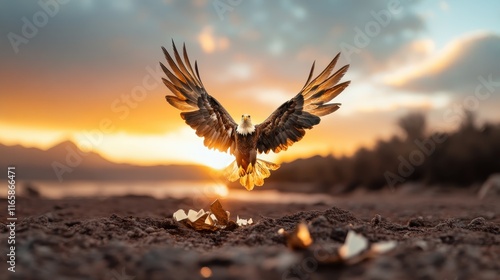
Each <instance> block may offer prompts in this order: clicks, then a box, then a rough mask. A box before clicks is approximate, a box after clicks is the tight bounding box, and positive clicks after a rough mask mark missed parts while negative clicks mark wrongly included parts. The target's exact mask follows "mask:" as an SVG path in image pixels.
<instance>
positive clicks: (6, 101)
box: [0, 0, 500, 195]
mask: <svg viewBox="0 0 500 280" xmlns="http://www.w3.org/2000/svg"><path fill="white" fill-rule="evenodd" d="M0 14H1V17H0V34H1V36H2V38H3V39H2V40H1V41H0V54H1V58H2V59H1V67H0V85H1V92H2V93H1V102H0V112H1V114H0V131H1V133H0V152H1V155H2V156H1V159H0V163H1V166H2V168H6V167H7V166H11V165H15V166H16V169H17V172H18V179H20V180H25V181H26V182H31V183H26V184H33V185H44V186H47V187H46V188H45V189H46V190H48V189H50V187H49V186H51V187H53V188H57V187H56V186H60V185H65V186H67V185H71V184H75V187H73V189H80V190H81V189H86V190H88V189H89V188H90V187H89V186H93V187H95V188H96V189H99V190H101V191H103V187H102V186H104V185H105V186H109V185H111V184H114V185H117V186H114V187H113V188H112V189H114V190H118V189H123V188H124V184H121V183H116V182H121V181H125V182H132V181H133V182H134V186H138V187H137V188H141V187H142V186H143V185H144V184H143V183H137V182H144V181H157V182H167V181H168V182H170V183H168V182H167V183H164V184H172V182H174V181H175V182H178V183H176V184H177V185H176V186H179V185H182V186H186V183H185V182H186V181H196V182H206V183H202V185H203V186H207V185H209V186H210V188H211V189H214V191H215V192H216V193H217V194H219V195H222V194H225V195H227V189H225V181H224V180H222V179H221V178H219V176H218V175H217V172H215V171H213V169H215V170H216V169H220V168H222V167H224V166H225V165H227V164H229V163H230V162H231V160H232V159H231V156H229V155H227V154H223V153H218V152H215V151H209V150H208V149H206V148H205V147H204V146H203V140H202V139H200V138H198V137H197V136H196V135H195V133H194V131H192V130H191V129H190V128H189V127H188V126H187V125H185V124H184V123H183V121H182V120H181V118H180V117H179V112H178V111H177V110H176V109H175V108H172V107H171V106H169V105H168V104H167V102H166V101H165V99H164V96H165V95H166V94H168V93H169V92H168V89H167V88H166V87H165V86H164V85H163V84H162V82H161V77H163V74H162V73H161V72H160V69H159V62H160V61H164V57H163V55H162V53H161V50H160V47H161V46H165V47H166V48H167V49H168V50H171V49H172V46H171V40H174V41H175V42H176V44H177V46H178V47H180V46H182V44H183V43H185V44H186V47H187V50H188V53H189V56H190V59H191V61H194V60H197V61H198V65H199V70H200V75H201V77H202V80H203V83H204V85H205V87H206V89H207V91H208V92H209V93H210V94H211V95H213V96H214V97H215V98H217V99H218V100H219V102H221V103H222V105H223V106H224V107H225V108H226V109H227V110H228V111H229V113H230V114H231V115H232V116H233V117H234V118H235V119H237V116H240V115H241V114H243V113H248V114H251V115H252V118H253V121H254V123H259V122H261V121H263V120H264V119H265V118H266V117H267V116H268V115H269V114H271V113H272V112H273V110H274V109H276V108H277V107H278V106H279V105H280V104H282V103H283V102H285V101H286V100H288V99H290V98H291V97H293V96H294V95H295V94H296V93H297V92H298V91H299V90H300V89H301V87H302V86H303V84H304V82H305V81H306V79H307V75H308V74H309V69H310V67H311V64H312V62H313V61H316V69H317V70H316V73H319V71H321V70H322V69H323V68H324V67H325V66H326V65H327V64H328V63H329V62H330V60H331V59H332V58H333V57H334V56H335V55H336V54H337V53H338V52H342V55H341V58H340V61H339V65H340V66H341V65H344V64H350V65H351V67H350V69H349V72H348V74H347V75H346V77H345V80H351V81H352V83H351V85H350V86H349V87H348V88H347V89H346V90H345V91H344V92H343V93H342V94H341V95H340V96H339V97H337V98H336V99H335V102H340V103H342V107H341V109H340V110H339V111H337V112H336V113H335V114H333V115H330V116H327V117H325V118H323V119H322V122H321V124H320V125H319V126H317V127H315V128H314V129H313V130H311V131H308V132H307V134H306V136H305V137H304V139H303V140H302V141H300V142H298V143H296V144H294V145H293V146H292V147H291V148H290V149H289V150H288V151H286V152H283V153H280V154H276V155H275V154H269V155H265V156H264V158H265V159H268V160H272V161H274V162H278V163H283V165H282V168H281V169H280V170H278V171H276V172H274V173H273V175H272V176H271V178H269V179H268V180H267V181H266V182H268V184H266V185H265V186H264V188H266V187H267V188H270V189H282V190H292V191H293V190H297V191H316V192H327V193H337V192H344V191H350V190H353V189H355V188H358V187H364V188H369V189H383V188H386V187H389V188H393V187H396V186H398V185H401V184H407V183H409V182H418V183H419V184H424V185H439V186H465V187H467V186H474V185H477V184H482V183H483V182H484V181H485V180H487V179H488V178H489V177H490V176H491V175H492V174H495V173H497V172H500V161H499V160H498V159H499V158H500V145H499V144H498V143H500V126H499V121H500V114H498V106H499V105H500V94H499V93H500V67H499V64H498V57H500V4H499V2H498V1H493V0H491V1H483V2H481V5H478V4H477V3H474V2H471V1H453V2H452V1H396V0H394V1H369V2H362V1H315V2H307V3H306V2H303V1H272V2H270V1H246V0H232V1H229V0H211V1H168V0H166V1H141V2H138V1H127V0H110V1H94V0H85V1H70V0H65V1H62V0H61V1H57V0H40V1H1V2H0ZM4 173H6V172H4ZM4 173H2V174H3V175H2V176H6V174H4ZM290 181H294V182H295V185H297V186H295V187H293V188H290V187H288V186H289V184H284V183H283V182H290ZM75 182H77V183H75ZM89 182H90V183H89ZM179 182H182V183H179ZM103 184H104V185H103ZM158 184H159V183H158ZM160 185H161V184H160ZM298 185H300V186H298ZM84 186H86V187H84ZM268 186H269V187H268ZM130 188H131V189H134V187H130ZM157 188H158V187H155V188H154V189H157ZM197 188H199V186H198V185H196V184H195V185H193V187H192V189H197ZM104 189H105V188H104ZM108 189H111V187H110V188H108ZM186 189H189V188H186ZM58 192H59V191H54V192H53V193H58Z"/></svg>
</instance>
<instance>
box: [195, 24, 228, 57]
mask: <svg viewBox="0 0 500 280" xmlns="http://www.w3.org/2000/svg"><path fill="white" fill-rule="evenodd" d="M198 42H199V43H200V45H201V48H202V49H203V51H204V52H206V53H211V52H214V51H222V50H225V49H227V48H228V47H229V43H230V42H229V39H228V38H226V37H224V36H220V37H217V36H215V35H214V29H213V28H212V26H205V27H204V28H203V29H202V30H201V32H200V34H199V35H198Z"/></svg>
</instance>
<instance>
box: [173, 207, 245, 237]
mask: <svg viewBox="0 0 500 280" xmlns="http://www.w3.org/2000/svg"><path fill="white" fill-rule="evenodd" d="M229 216H230V213H229V211H226V210H224V208H222V205H221V204H220V202H219V200H215V201H214V202H213V203H212V204H211V205H210V211H206V212H205V210H203V209H200V210H199V211H198V212H196V211H195V210H192V209H190V210H189V211H188V213H187V214H186V212H185V211H184V210H182V209H179V210H177V211H176V212H175V213H174V214H173V218H174V219H175V220H176V221H177V222H182V223H184V224H186V225H187V226H190V227H192V228H193V229H195V230H209V231H216V230H220V229H228V230H233V229H235V228H237V227H238V226H245V225H250V224H252V223H253V220H252V219H251V218H250V219H248V220H245V219H240V218H239V217H237V223H235V222H234V221H231V220H229Z"/></svg>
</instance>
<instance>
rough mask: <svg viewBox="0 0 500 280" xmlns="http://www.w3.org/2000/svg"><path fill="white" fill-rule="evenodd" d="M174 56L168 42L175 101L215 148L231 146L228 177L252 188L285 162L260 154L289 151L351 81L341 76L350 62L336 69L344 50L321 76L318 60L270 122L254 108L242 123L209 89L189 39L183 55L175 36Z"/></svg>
mask: <svg viewBox="0 0 500 280" xmlns="http://www.w3.org/2000/svg"><path fill="white" fill-rule="evenodd" d="M172 47H173V57H174V58H172V56H171V55H170V53H169V52H168V51H167V50H166V49H165V48H164V47H162V50H163V53H164V54H165V58H166V60H167V62H168V65H169V66H170V69H168V68H167V67H166V66H165V65H163V63H161V62H160V65H161V68H162V69H163V72H165V75H166V78H163V83H164V84H165V85H166V86H167V88H168V89H169V90H170V91H171V92H172V94H173V95H167V96H166V99H167V101H168V103H170V105H172V106H173V107H175V108H177V109H179V110H181V111H182V112H181V114H180V115H181V118H182V119H183V120H184V121H185V122H186V123H187V124H188V125H189V126H191V128H193V129H194V130H196V134H197V135H198V136H199V137H203V138H204V144H205V146H206V147H208V148H210V149H217V150H219V151H221V152H227V151H228V149H229V152H230V153H231V154H232V155H234V156H235V158H236V159H235V160H234V161H233V162H232V163H231V164H230V165H229V166H228V167H226V168H225V169H224V171H223V172H224V175H225V176H226V178H227V179H228V180H229V181H231V182H234V181H236V180H239V181H240V183H241V185H242V186H244V187H245V188H246V189H247V190H249V191H250V190H252V189H253V188H254V186H262V185H263V184H264V179H265V178H267V177H269V176H270V175H271V172H270V171H271V170H276V169H278V168H279V165H278V164H275V163H271V162H268V161H265V160H262V159H258V158H257V154H261V153H266V154H267V153H269V152H270V151H273V152H274V153H278V152H280V151H285V150H287V149H288V147H290V146H291V145H292V144H293V143H294V142H297V141H299V140H300V139H302V137H304V135H305V133H306V132H305V129H311V128H312V127H313V126H315V125H317V124H319V122H320V120H321V119H320V117H322V116H325V115H328V114H331V113H333V112H335V111H336V110H337V109H338V108H339V107H340V103H328V102H329V101H331V100H332V99H333V98H335V97H336V96H337V95H338V94H340V93H341V92H342V91H343V90H344V89H345V88H346V87H347V86H348V85H349V83H350V81H346V82H342V83H339V82H340V79H342V77H343V76H344V74H345V73H346V71H347V69H348V68H349V65H345V66H343V67H341V68H340V69H339V70H337V71H336V72H335V73H333V74H331V73H332V72H333V69H334V68H335V64H336V63H337V60H338V58H339V56H340V53H339V54H337V55H336V56H335V58H334V59H333V60H332V61H331V62H330V64H328V66H327V67H326V68H325V70H323V72H321V73H320V74H319V75H318V76H317V77H316V78H314V79H312V80H311V78H312V75H313V72H314V63H313V65H312V67H311V71H310V72H309V77H308V78H307V81H306V83H305V85H304V87H303V88H302V89H301V90H300V91H299V93H298V94H297V95H295V96H294V97H293V98H292V99H290V100H288V101H287V102H285V103H283V104H282V105H281V106H280V107H278V109H276V110H275V111H274V112H273V113H272V114H271V115H270V116H269V117H268V118H267V119H266V120H265V121H264V122H262V123H260V124H256V125H254V124H253V123H252V118H251V116H250V115H248V114H243V115H241V119H240V122H239V123H236V122H235V121H234V119H233V118H232V117H231V116H230V115H229V113H228V112H227V111H226V109H224V107H222V105H221V104H220V103H219V102H218V101H217V100H216V99H215V98H214V97H212V96H211V95H210V94H208V93H207V91H206V89H205V87H204V86H203V83H202V82H201V78H200V74H199V72H198V64H197V62H196V61H195V63H194V70H193V67H192V65H191V62H190V61H189V57H188V55H187V52H186V45H185V44H184V45H183V50H182V51H183V52H182V56H183V58H181V55H180V54H179V52H178V51H177V48H176V46H175V44H174V42H173V41H172Z"/></svg>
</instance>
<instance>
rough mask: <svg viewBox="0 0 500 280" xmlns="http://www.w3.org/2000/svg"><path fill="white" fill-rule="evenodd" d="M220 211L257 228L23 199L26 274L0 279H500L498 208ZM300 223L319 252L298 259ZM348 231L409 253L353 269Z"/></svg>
mask: <svg viewBox="0 0 500 280" xmlns="http://www.w3.org/2000/svg"><path fill="white" fill-rule="evenodd" d="M220 201H221V203H222V204H223V206H224V208H225V209H226V210H229V211H230V212H231V218H233V219H236V215H239V216H240V217H242V218H252V219H253V220H254V224H252V225H249V226H244V227H239V228H236V229H233V230H220V231H216V232H209V231H206V232H197V231H194V230H192V229H191V228H188V227H186V226H185V225H183V224H181V223H178V222H176V221H174V220H173V218H172V213H174V212H175V211H176V210H178V209H195V210H198V209H199V208H204V209H209V205H210V203H211V202H212V201H209V200H207V201H206V204H205V205H193V200H191V199H188V198H186V199H155V198H152V197H147V196H122V197H110V198H67V199H60V200H50V199H45V198H28V197H23V198H19V200H18V202H17V203H18V204H17V209H18V210H17V211H18V213H17V216H18V222H17V227H16V257H17V258H16V260H17V263H16V272H15V273H10V272H9V274H6V272H7V266H6V262H5V261H3V262H2V264H0V269H2V271H4V272H2V274H3V275H8V276H10V278H11V279H117V280H118V279H205V277H208V279H500V261H499V260H500V204H499V203H498V202H499V199H498V197H487V198H485V199H484V200H478V199H477V198H476V197H475V196H474V195H473V193H471V192H468V191H462V192H460V193H453V194H450V193H427V194H418V195H417V194H411V193H407V194H403V193H384V192H380V193H369V192H367V193H357V194H352V195H346V196H340V197H336V198H335V199H334V202H333V203H328V204H326V203H317V204H313V205H310V204H283V203H280V204H269V203H267V204H259V203H248V202H241V201H236V200H231V199H221V200H220ZM1 203H2V204H3V205H6V201H5V199H3V200H2V201H1ZM5 209H6V207H5ZM5 212H6V211H5ZM2 215H4V214H3V213H2V214H1V215H0V220H1V221H6V218H7V217H6V216H2ZM301 221H305V222H306V223H307V225H308V227H309V230H310V233H311V236H312V238H313V239H314V243H313V245H312V246H310V247H309V248H308V249H305V250H298V251H292V250H290V249H289V248H287V247H286V241H285V240H284V237H283V236H282V235H280V234H279V233H278V230H279V229H280V228H284V229H285V230H286V231H292V230H293V229H294V228H295V227H296V225H297V224H298V223H299V222H301ZM0 226H1V228H0V232H1V234H2V240H6V239H5V238H4V237H6V236H7V234H8V229H7V228H6V226H5V224H0ZM349 230H354V231H355V232H357V233H360V234H362V235H363V236H365V237H366V238H368V239H369V241H370V242H378V241H385V240H395V241H397V242H398V244H397V246H396V248H395V249H393V250H392V251H390V252H388V253H385V254H381V255H377V256H374V257H373V258H369V259H366V260H364V261H361V262H357V263H353V264H349V263H329V262H328V261H326V260H327V259H328V257H329V256H331V255H332V254H335V253H336V252H337V250H338V248H339V247H340V246H341V245H342V244H343V243H344V241H345V238H346V235H347V232H348V231H349ZM3 243H5V246H1V248H2V249H1V250H2V252H1V254H2V256H4V258H5V256H6V254H7V245H6V242H3Z"/></svg>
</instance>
